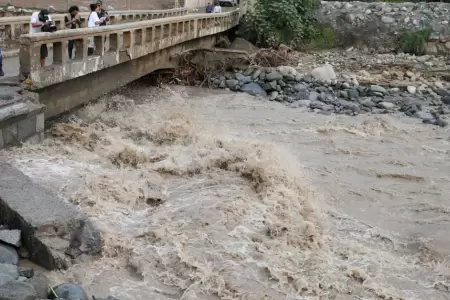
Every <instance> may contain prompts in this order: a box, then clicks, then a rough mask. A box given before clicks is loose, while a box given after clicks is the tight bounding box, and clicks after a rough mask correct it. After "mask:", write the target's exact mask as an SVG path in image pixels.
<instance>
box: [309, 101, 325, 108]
mask: <svg viewBox="0 0 450 300" xmlns="http://www.w3.org/2000/svg"><path fill="white" fill-rule="evenodd" d="M325 105H326V104H325V103H323V102H321V101H311V103H310V104H309V107H311V108H312V109H314V108H316V109H322V108H323V107H324V106H325Z"/></svg>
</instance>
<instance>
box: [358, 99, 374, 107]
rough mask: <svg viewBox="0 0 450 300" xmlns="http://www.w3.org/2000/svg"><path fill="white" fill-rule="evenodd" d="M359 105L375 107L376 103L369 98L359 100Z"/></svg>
mask: <svg viewBox="0 0 450 300" xmlns="http://www.w3.org/2000/svg"><path fill="white" fill-rule="evenodd" d="M359 103H360V104H361V105H362V106H365V107H375V105H376V104H375V103H373V101H372V100H371V99H369V98H366V99H361V100H359Z"/></svg>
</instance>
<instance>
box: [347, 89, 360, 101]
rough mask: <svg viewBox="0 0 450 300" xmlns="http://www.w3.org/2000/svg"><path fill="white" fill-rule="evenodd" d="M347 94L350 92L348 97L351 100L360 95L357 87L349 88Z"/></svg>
mask: <svg viewBox="0 0 450 300" xmlns="http://www.w3.org/2000/svg"><path fill="white" fill-rule="evenodd" d="M347 94H348V98H349V99H351V100H356V99H358V97H359V93H358V90H356V89H352V90H348V91H347Z"/></svg>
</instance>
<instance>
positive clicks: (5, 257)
mask: <svg viewBox="0 0 450 300" xmlns="http://www.w3.org/2000/svg"><path fill="white" fill-rule="evenodd" d="M0 263H2V264H11V265H17V264H18V263H19V255H18V254H17V252H16V249H14V248H13V247H12V246H9V245H3V244H0Z"/></svg>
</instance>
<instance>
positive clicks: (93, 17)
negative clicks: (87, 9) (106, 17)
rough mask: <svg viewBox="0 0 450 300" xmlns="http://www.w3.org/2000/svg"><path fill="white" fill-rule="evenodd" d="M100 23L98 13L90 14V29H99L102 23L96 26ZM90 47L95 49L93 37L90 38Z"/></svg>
mask: <svg viewBox="0 0 450 300" xmlns="http://www.w3.org/2000/svg"><path fill="white" fill-rule="evenodd" d="M98 21H100V19H99V17H98V14H97V12H96V11H93V12H91V13H90V14H89V20H88V27H91V28H92V27H99V26H100V23H99V24H95V23H96V22H98ZM88 47H89V48H94V38H93V37H91V38H89V45H88Z"/></svg>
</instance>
